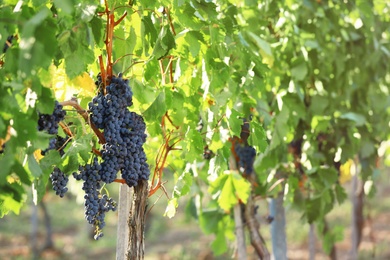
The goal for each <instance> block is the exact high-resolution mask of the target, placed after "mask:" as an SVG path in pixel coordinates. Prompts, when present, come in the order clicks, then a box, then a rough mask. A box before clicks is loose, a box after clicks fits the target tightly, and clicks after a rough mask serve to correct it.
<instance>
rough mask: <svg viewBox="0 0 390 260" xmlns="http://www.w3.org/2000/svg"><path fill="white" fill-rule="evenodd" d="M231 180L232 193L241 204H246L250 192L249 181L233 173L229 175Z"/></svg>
mask: <svg viewBox="0 0 390 260" xmlns="http://www.w3.org/2000/svg"><path fill="white" fill-rule="evenodd" d="M231 178H232V181H233V186H234V191H235V192H234V193H235V194H236V196H237V198H238V199H239V200H240V201H241V202H242V203H244V204H246V203H247V201H248V198H249V195H250V191H251V185H250V183H249V181H247V180H246V179H244V177H242V175H241V174H238V173H235V172H233V173H232V174H231Z"/></svg>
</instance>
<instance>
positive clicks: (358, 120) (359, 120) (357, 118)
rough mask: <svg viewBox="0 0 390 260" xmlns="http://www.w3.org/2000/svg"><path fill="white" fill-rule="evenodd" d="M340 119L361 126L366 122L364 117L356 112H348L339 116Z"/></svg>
mask: <svg viewBox="0 0 390 260" xmlns="http://www.w3.org/2000/svg"><path fill="white" fill-rule="evenodd" d="M340 118H342V119H347V120H351V121H353V122H355V124H356V126H362V125H364V124H365V123H366V118H365V117H364V116H363V115H361V114H358V113H354V112H348V113H345V114H342V115H341V116H340Z"/></svg>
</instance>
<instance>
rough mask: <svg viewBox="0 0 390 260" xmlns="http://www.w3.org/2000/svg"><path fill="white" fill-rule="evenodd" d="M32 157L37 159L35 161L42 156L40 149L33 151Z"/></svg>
mask: <svg viewBox="0 0 390 260" xmlns="http://www.w3.org/2000/svg"><path fill="white" fill-rule="evenodd" d="M34 157H35V160H37V162H39V161H40V160H41V159H42V158H43V155H42V154H41V150H36V151H35V152H34Z"/></svg>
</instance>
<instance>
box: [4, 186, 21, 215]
mask: <svg viewBox="0 0 390 260" xmlns="http://www.w3.org/2000/svg"><path fill="white" fill-rule="evenodd" d="M0 190H1V193H0V218H2V217H4V215H6V214H8V213H9V212H10V211H12V212H14V213H15V214H17V215H18V214H19V212H20V209H21V208H22V206H23V203H24V196H23V195H24V194H25V191H24V188H23V187H22V186H21V185H20V184H18V183H16V182H14V183H12V184H10V183H7V184H6V185H5V186H0Z"/></svg>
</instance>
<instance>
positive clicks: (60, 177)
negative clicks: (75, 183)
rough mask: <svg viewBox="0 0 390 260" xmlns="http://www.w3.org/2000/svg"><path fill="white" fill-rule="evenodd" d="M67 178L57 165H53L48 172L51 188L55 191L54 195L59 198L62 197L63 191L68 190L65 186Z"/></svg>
mask: <svg viewBox="0 0 390 260" xmlns="http://www.w3.org/2000/svg"><path fill="white" fill-rule="evenodd" d="M68 180H69V178H68V176H67V175H65V174H64V173H63V172H62V171H61V170H60V169H59V168H58V167H55V168H54V170H53V172H52V173H51V174H50V181H51V184H52V186H53V190H54V191H55V192H56V195H58V196H60V197H61V198H62V197H64V195H65V193H66V192H67V191H68V188H67V187H66V185H67V184H68Z"/></svg>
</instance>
